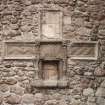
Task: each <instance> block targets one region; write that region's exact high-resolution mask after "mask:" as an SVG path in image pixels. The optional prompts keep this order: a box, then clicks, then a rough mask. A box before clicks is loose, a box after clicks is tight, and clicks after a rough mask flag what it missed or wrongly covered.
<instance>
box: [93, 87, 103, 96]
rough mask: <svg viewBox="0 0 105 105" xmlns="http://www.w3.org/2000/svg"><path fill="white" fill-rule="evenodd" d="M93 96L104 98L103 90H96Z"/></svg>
mask: <svg viewBox="0 0 105 105" xmlns="http://www.w3.org/2000/svg"><path fill="white" fill-rule="evenodd" d="M95 95H96V96H97V97H105V88H100V87H99V88H98V89H97V91H96V93H95Z"/></svg>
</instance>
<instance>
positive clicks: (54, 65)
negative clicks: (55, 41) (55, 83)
mask: <svg viewBox="0 0 105 105" xmlns="http://www.w3.org/2000/svg"><path fill="white" fill-rule="evenodd" d="M42 78H43V79H44V80H47V81H51V80H58V79H59V61H54V60H53V61H43V62H42Z"/></svg>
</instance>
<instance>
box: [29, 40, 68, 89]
mask: <svg viewBox="0 0 105 105" xmlns="http://www.w3.org/2000/svg"><path fill="white" fill-rule="evenodd" d="M44 43H53V44H55V45H56V43H59V44H60V45H61V46H62V49H63V50H64V56H62V57H60V58H54V57H45V58H41V56H40V46H41V44H44ZM38 46H39V59H37V63H36V65H37V70H36V71H35V79H34V81H33V82H32V83H31V84H32V86H34V87H38V88H41V87H61V88H63V87H66V86H67V85H68V82H67V77H66V72H67V44H66V43H65V41H63V42H62V41H61V40H59V41H56V40H55V41H54V40H52V41H40V42H39V45H38ZM44 61H57V62H59V74H58V75H59V79H58V80H57V81H51V82H46V81H44V80H43V79H42V73H43V72H42V62H44Z"/></svg>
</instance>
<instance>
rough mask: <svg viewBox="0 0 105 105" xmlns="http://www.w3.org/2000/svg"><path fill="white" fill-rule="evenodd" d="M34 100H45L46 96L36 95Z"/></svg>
mask: <svg viewBox="0 0 105 105" xmlns="http://www.w3.org/2000/svg"><path fill="white" fill-rule="evenodd" d="M34 99H35V100H43V99H44V95H43V94H42V93H36V94H35V95H34Z"/></svg>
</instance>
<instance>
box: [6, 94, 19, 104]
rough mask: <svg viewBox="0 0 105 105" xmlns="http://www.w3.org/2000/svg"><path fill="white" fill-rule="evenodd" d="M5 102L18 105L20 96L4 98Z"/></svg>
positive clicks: (13, 95) (12, 95) (14, 95)
mask: <svg viewBox="0 0 105 105" xmlns="http://www.w3.org/2000/svg"><path fill="white" fill-rule="evenodd" d="M6 102H7V103H8V104H19V103H20V102H21V96H19V95H16V94H11V95H10V96H9V97H7V98H6Z"/></svg>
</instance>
